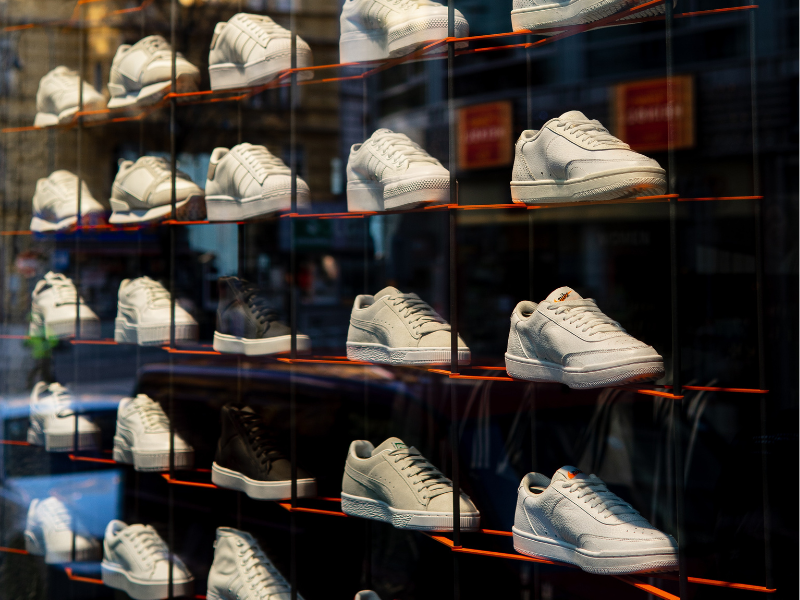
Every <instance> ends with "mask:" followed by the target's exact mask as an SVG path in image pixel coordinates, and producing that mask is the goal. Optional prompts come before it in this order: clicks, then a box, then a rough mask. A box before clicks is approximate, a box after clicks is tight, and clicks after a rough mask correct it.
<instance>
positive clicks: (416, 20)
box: [339, 0, 469, 63]
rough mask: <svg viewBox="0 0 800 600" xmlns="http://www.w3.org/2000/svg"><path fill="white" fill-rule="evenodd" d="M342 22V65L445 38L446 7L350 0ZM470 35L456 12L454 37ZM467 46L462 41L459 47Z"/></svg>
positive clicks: (413, 0)
mask: <svg viewBox="0 0 800 600" xmlns="http://www.w3.org/2000/svg"><path fill="white" fill-rule="evenodd" d="M339 23H340V25H341V37H340V38H339V59H340V62H343V63H350V62H359V61H367V60H381V59H383V58H389V57H396V56H405V55H406V54H410V53H412V52H413V51H414V50H416V49H417V48H422V47H423V46H425V45H427V44H429V43H431V42H435V41H437V40H443V39H445V38H446V37H447V6H444V5H442V4H439V3H438V2H431V1H429V0H347V1H346V2H345V3H344V6H343V7H342V15H341V17H340V18H339ZM468 35H469V24H468V23H467V20H466V19H465V18H464V15H462V14H461V12H459V11H455V36H456V37H459V38H461V37H467V36H468ZM466 46H467V44H466V43H465V42H460V43H458V44H457V45H456V48H464V47H466ZM444 49H445V46H443V45H442V46H440V47H439V48H438V51H440V52H441V51H443V50H444Z"/></svg>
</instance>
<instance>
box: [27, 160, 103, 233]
mask: <svg viewBox="0 0 800 600" xmlns="http://www.w3.org/2000/svg"><path fill="white" fill-rule="evenodd" d="M105 213H106V209H105V208H103V205H102V204H100V203H99V202H98V201H97V200H95V199H94V196H92V193H91V192H90V191H89V187H88V186H87V185H86V181H85V180H83V181H81V225H84V226H85V225H94V224H97V223H100V222H101V221H102V220H103V217H104V216H105ZM77 222H78V177H77V176H76V175H74V174H72V173H70V172H69V171H64V170H59V171H53V172H52V173H50V175H48V176H47V177H43V178H41V179H40V180H39V181H37V182H36V191H35V192H34V193H33V218H31V231H37V232H46V231H63V230H65V229H69V228H70V227H72V226H73V225H76V224H77Z"/></svg>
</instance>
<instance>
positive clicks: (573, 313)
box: [547, 298, 625, 335]
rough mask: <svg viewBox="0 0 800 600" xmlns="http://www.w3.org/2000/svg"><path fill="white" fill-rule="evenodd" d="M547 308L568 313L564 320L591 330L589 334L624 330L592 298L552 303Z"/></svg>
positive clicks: (583, 329)
mask: <svg viewBox="0 0 800 600" xmlns="http://www.w3.org/2000/svg"><path fill="white" fill-rule="evenodd" d="M547 310H553V311H555V313H556V314H557V315H560V314H562V313H566V314H565V315H564V317H562V320H563V321H564V322H566V323H568V324H570V325H573V326H574V327H575V328H576V329H578V328H579V329H580V330H581V331H583V332H586V331H591V333H590V334H589V335H594V334H596V333H606V332H611V331H622V332H624V331H625V330H624V329H623V328H622V325H620V324H619V323H617V322H616V321H614V320H613V319H610V318H609V317H607V316H606V315H605V314H603V312H602V311H601V310H600V309H599V308H598V307H597V304H595V303H594V300H592V299H591V298H584V299H583V300H567V301H565V302H559V303H558V304H551V305H550V306H548V307H547Z"/></svg>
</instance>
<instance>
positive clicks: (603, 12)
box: [511, 0, 677, 31]
mask: <svg viewBox="0 0 800 600" xmlns="http://www.w3.org/2000/svg"><path fill="white" fill-rule="evenodd" d="M646 1H647V0H555V1H553V2H537V0H514V4H513V9H512V11H511V26H512V28H513V29H514V31H523V30H531V31H535V30H536V29H549V28H552V27H560V26H564V27H566V26H570V25H582V24H586V23H593V22H595V21H599V20H600V19H604V18H605V17H610V16H611V15H613V14H616V13H618V12H620V11H623V10H626V9H628V8H633V7H634V6H637V5H639V4H644V2H646ZM675 4H677V0H674V2H673V5H675ZM663 14H664V5H663V4H659V5H658V6H655V7H653V8H646V9H645V10H642V11H639V12H638V13H636V14H635V15H631V16H629V17H625V18H624V19H622V20H623V21H625V20H628V19H641V18H644V17H655V16H658V15H663Z"/></svg>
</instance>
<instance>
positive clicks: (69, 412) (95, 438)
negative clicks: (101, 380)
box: [28, 381, 100, 452]
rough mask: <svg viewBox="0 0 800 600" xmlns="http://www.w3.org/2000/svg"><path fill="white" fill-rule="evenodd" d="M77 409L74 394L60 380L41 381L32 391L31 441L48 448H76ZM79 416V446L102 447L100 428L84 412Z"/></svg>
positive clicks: (58, 450)
mask: <svg viewBox="0 0 800 600" xmlns="http://www.w3.org/2000/svg"><path fill="white" fill-rule="evenodd" d="M75 419H76V416H75V410H74V409H73V407H72V396H70V394H69V392H68V391H67V388H65V387H64V386H63V385H61V384H60V383H51V384H49V385H48V384H47V383H45V382H44V381H40V382H39V383H37V384H36V385H35V386H33V391H32V392H31V414H30V425H29V426H28V443H29V444H32V445H34V446H44V449H45V450H47V451H48V452H74V451H75ZM77 419H78V450H96V449H98V448H99V447H100V428H99V427H98V426H97V425H95V424H94V423H92V421H90V420H89V419H87V418H86V417H84V416H80V415H79V416H77Z"/></svg>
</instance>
